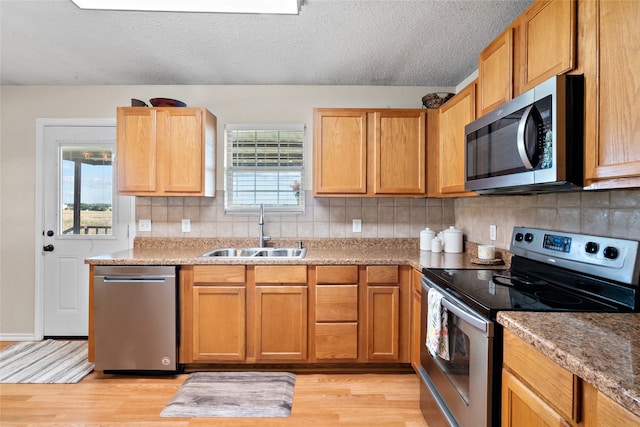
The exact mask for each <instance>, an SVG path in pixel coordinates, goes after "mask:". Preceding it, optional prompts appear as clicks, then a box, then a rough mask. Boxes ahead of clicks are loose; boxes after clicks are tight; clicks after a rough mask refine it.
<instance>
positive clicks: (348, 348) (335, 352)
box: [315, 323, 358, 360]
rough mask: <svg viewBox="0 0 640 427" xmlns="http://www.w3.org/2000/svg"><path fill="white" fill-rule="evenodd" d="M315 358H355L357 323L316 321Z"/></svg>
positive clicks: (356, 356)
mask: <svg viewBox="0 0 640 427" xmlns="http://www.w3.org/2000/svg"><path fill="white" fill-rule="evenodd" d="M315 338H316V359H318V360H328V359H334V360H337V359H357V358H358V324H357V323H317V324H316V337H315Z"/></svg>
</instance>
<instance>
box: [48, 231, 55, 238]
mask: <svg viewBox="0 0 640 427" xmlns="http://www.w3.org/2000/svg"><path fill="white" fill-rule="evenodd" d="M54 234H55V233H54V232H53V230H49V231H47V236H49V237H53V235H54Z"/></svg>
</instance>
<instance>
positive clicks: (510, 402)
mask: <svg viewBox="0 0 640 427" xmlns="http://www.w3.org/2000/svg"><path fill="white" fill-rule="evenodd" d="M639 425H640V417H638V416H637V415H635V414H633V413H631V412H630V411H628V410H627V409H625V408H623V407H622V406H621V405H619V404H618V403H616V402H614V401H613V400H611V399H610V398H609V397H607V396H605V395H604V394H602V393H601V392H600V391H598V390H597V389H596V388H595V387H594V386H593V385H591V384H589V383H587V382H585V381H583V380H582V379H581V378H579V377H577V376H576V375H573V374H572V373H571V372H569V371H567V370H566V369H564V368H563V367H561V366H560V365H558V364H556V363H555V362H553V361H552V360H551V359H549V358H547V357H546V356H545V355H543V354H542V353H540V352H538V351H537V350H536V349H535V348H534V347H533V346H531V345H529V344H528V343H526V342H524V341H523V340H522V339H520V338H519V337H517V336H515V335H514V334H513V333H511V332H510V331H508V330H505V332H504V366H503V370H502V427H534V426H535V427H537V426H573V427H578V426H579V427H620V426H639Z"/></svg>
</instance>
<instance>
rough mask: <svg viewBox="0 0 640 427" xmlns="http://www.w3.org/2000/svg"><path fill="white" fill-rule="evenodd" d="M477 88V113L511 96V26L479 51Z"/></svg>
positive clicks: (485, 111)
mask: <svg viewBox="0 0 640 427" xmlns="http://www.w3.org/2000/svg"><path fill="white" fill-rule="evenodd" d="M478 90H479V96H478V97H479V98H480V99H479V100H478V102H479V104H478V108H479V115H483V114H486V113H488V112H489V111H491V110H493V109H494V108H496V107H498V106H499V105H501V104H504V103H505V102H507V101H509V100H510V99H511V98H512V97H513V28H507V29H506V30H505V31H504V33H502V34H501V35H500V36H499V37H498V38H496V39H495V40H494V41H493V42H492V43H491V44H490V45H489V46H487V47H486V48H485V49H484V50H483V51H482V52H480V59H479V61H478Z"/></svg>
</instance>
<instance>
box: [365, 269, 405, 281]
mask: <svg viewBox="0 0 640 427" xmlns="http://www.w3.org/2000/svg"><path fill="white" fill-rule="evenodd" d="M367 283H368V284H370V285H371V284H376V283H380V284H385V285H390V284H394V283H398V266H397V265H370V266H367Z"/></svg>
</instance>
